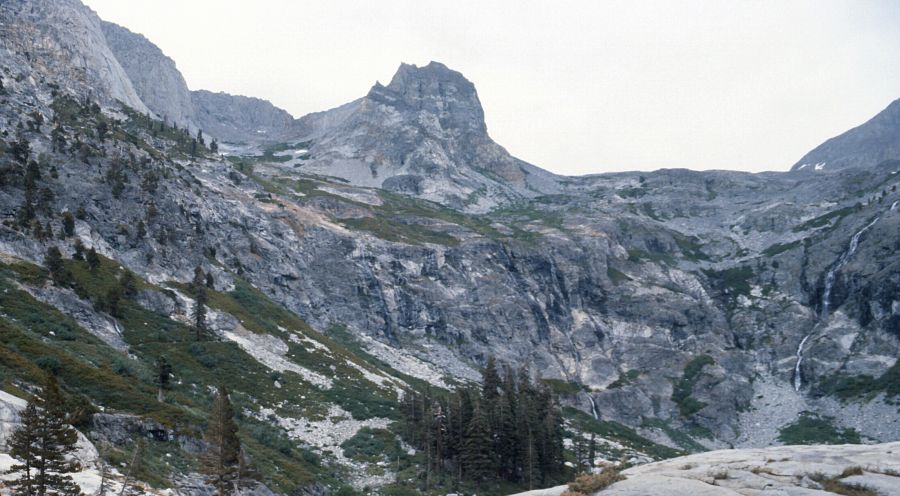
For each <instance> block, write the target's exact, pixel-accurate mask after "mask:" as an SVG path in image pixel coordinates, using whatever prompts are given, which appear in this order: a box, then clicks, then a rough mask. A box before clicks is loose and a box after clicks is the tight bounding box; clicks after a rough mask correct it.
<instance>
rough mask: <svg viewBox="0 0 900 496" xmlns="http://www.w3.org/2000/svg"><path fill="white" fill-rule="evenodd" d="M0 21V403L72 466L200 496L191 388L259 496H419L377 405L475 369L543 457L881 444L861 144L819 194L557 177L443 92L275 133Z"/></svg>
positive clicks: (892, 293)
mask: <svg viewBox="0 0 900 496" xmlns="http://www.w3.org/2000/svg"><path fill="white" fill-rule="evenodd" d="M0 15H2V22H3V29H4V31H3V36H2V38H0V42H2V46H3V50H2V52H0V57H2V64H0V81H2V90H0V185H2V187H0V286H2V292H0V343H2V346H0V378H2V382H0V389H2V390H3V391H6V393H4V394H9V395H12V396H14V397H15V398H19V400H16V399H15V398H13V399H9V401H8V403H10V404H16V403H17V402H19V403H20V402H21V401H20V399H21V398H25V397H27V396H28V394H29V393H30V392H32V391H34V389H33V386H34V384H35V383H36V381H37V378H38V377H39V374H40V371H41V370H42V369H44V370H56V371H57V373H58V375H59V377H60V382H61V384H62V386H63V388H64V390H65V391H66V393H67V394H68V395H69V396H70V397H71V398H72V401H77V402H78V406H79V408H78V411H83V412H86V413H85V414H84V415H83V416H82V417H81V418H79V419H78V426H77V427H79V429H81V430H82V431H83V433H84V434H85V438H86V439H89V440H90V441H91V442H92V443H93V444H94V446H95V447H96V448H98V450H99V451H98V453H100V454H101V455H102V456H103V457H106V459H110V460H125V459H126V457H127V456H128V453H130V452H131V447H132V446H133V444H132V443H133V442H134V440H136V439H138V438H144V439H147V440H148V442H149V443H150V444H149V448H148V453H149V454H148V461H147V464H146V467H147V468H146V469H145V470H143V471H142V472H141V473H140V474H139V475H140V477H141V478H143V479H142V480H144V481H145V482H147V487H148V489H147V490H148V491H151V489H150V488H151V487H156V488H167V487H168V488H171V487H178V488H180V489H181V490H185V489H184V488H186V487H190V488H193V489H191V490H190V491H188V492H192V493H197V494H199V493H202V492H203V487H204V483H203V481H202V479H201V478H199V476H198V475H197V467H195V466H193V465H192V462H191V460H192V459H193V457H195V456H196V454H197V453H198V451H199V450H200V449H201V448H202V447H199V445H198V443H199V439H200V432H201V430H202V427H201V426H202V425H203V424H204V422H205V420H204V418H203V417H202V412H204V411H206V409H208V406H209V403H210V396H209V388H210V387H212V386H215V385H216V384H217V383H219V382H222V381H227V382H228V384H229V386H230V388H231V390H232V396H233V398H234V402H235V404H236V405H237V409H238V411H239V415H238V420H239V425H240V429H241V432H242V433H244V438H243V439H242V442H244V444H245V446H246V447H247V450H248V452H249V453H250V455H251V456H252V458H253V460H254V464H255V465H256V466H257V467H258V469H259V472H260V474H259V476H258V479H259V482H260V483H261V484H262V485H263V486H264V487H265V488H267V489H265V490H264V489H262V488H259V490H260V491H273V492H276V493H279V494H288V493H290V494H324V493H326V492H328V491H337V490H339V489H344V490H350V489H349V488H346V487H343V483H342V481H345V482H346V481H349V483H350V485H351V486H352V487H355V488H356V489H359V490H361V489H363V488H364V487H366V486H371V487H374V486H385V487H391V488H392V490H400V489H401V488H402V489H409V488H410V487H416V488H417V489H418V490H421V487H420V486H415V484H416V481H421V480H422V479H421V478H420V475H421V474H419V473H418V472H417V468H416V467H421V465H422V463H423V460H424V457H425V456H426V454H423V453H410V452H409V450H407V449H406V448H405V447H404V444H403V443H405V441H404V440H403V439H404V438H403V435H404V433H403V432H402V429H400V428H399V427H397V426H398V425H401V424H402V422H401V421H402V418H403V417H402V414H401V412H400V411H399V406H398V405H399V396H400V395H399V394H398V393H399V391H400V390H406V391H415V392H417V393H423V394H424V392H426V391H429V390H431V391H443V390H447V389H450V388H452V387H454V385H456V384H466V383H469V382H470V381H473V380H476V379H477V378H478V377H479V370H480V369H481V367H483V366H484V364H485V363H486V361H487V358H488V357H489V356H495V357H497V358H498V359H499V360H500V361H501V362H503V363H508V364H513V365H514V366H515V367H518V366H519V365H521V364H526V363H527V364H530V366H531V370H534V371H538V372H539V374H540V376H541V377H542V378H543V379H544V381H545V384H547V385H548V386H550V387H552V388H553V389H554V390H555V391H556V392H557V393H558V394H559V395H560V397H561V401H562V403H563V406H564V411H565V413H566V417H567V424H566V439H568V443H569V445H570V446H574V445H577V444H578V443H580V442H582V441H583V442H586V439H587V438H588V437H589V436H590V434H594V436H595V437H596V438H597V439H595V440H596V441H597V442H598V443H599V447H598V451H599V453H600V454H599V455H598V456H600V457H605V458H606V459H609V460H614V459H615V460H618V459H619V458H622V457H624V458H626V459H627V460H629V461H630V463H641V462H645V461H649V460H653V459H658V458H663V457H670V456H672V455H674V454H678V452H679V451H676V450H680V451H703V450H707V449H712V448H718V447H726V446H738V447H753V448H755V447H762V446H769V445H773V444H782V443H789V444H794V443H821V442H856V443H860V442H863V443H869V442H876V441H882V442H886V441H896V440H897V436H898V432H900V414H898V411H897V407H896V402H897V401H898V399H900V398H898V395H900V390H898V388H897V384H898V374H900V366H898V364H897V356H898V355H900V299H898V295H900V259H898V257H897V253H898V248H900V234H898V233H900V207H898V205H900V193H898V192H897V186H898V184H900V161H898V160H897V158H898V157H896V156H895V155H893V154H892V152H891V151H890V150H891V148H890V143H888V144H887V145H885V146H884V147H882V148H881V149H878V150H875V149H874V148H876V145H875V144H873V145H871V147H872V148H873V150H870V151H868V152H867V153H870V155H871V156H872V157H875V156H878V157H883V158H886V160H882V161H879V162H877V163H863V162H860V163H858V164H856V165H857V166H853V167H833V168H832V167H828V166H826V169H825V170H826V171H829V173H828V174H808V173H806V172H800V173H798V172H796V171H794V172H784V173H762V174H749V173H741V172H726V171H708V172H694V171H687V170H660V171H656V172H648V173H631V172H625V173H616V174H601V175H592V176H584V177H568V178H564V177H559V176H556V175H553V174H551V173H549V172H546V171H543V170H541V169H538V168H537V167H534V166H531V165H529V164H526V163H524V162H521V161H519V160H517V159H515V158H514V157H512V156H510V155H509V154H508V153H507V152H506V151H505V150H504V149H503V148H502V147H500V146H499V145H498V144H496V143H494V142H493V141H492V140H491V139H490V136H489V135H488V133H487V129H486V126H485V124H484V119H483V118H484V116H483V110H482V108H481V105H480V102H479V100H478V96H477V92H476V91H475V88H474V85H473V84H472V83H471V82H469V81H468V80H466V79H465V78H464V77H463V76H462V75H461V74H459V73H458V72H455V71H452V70H450V69H448V68H447V67H445V66H443V65H441V64H438V63H431V64H429V65H427V66H425V67H415V66H411V65H402V66H401V67H400V69H399V70H398V72H397V74H396V75H395V77H394V78H393V79H392V81H391V82H390V83H389V84H388V85H386V86H383V85H380V84H376V85H375V86H374V87H373V88H372V89H371V91H370V92H369V93H368V94H367V95H366V96H365V97H363V98H361V99H359V100H356V101H353V102H351V103H348V104H346V105H344V106H341V107H338V108H337V109H333V110H329V111H325V112H320V113H316V114H311V115H309V116H305V117H302V118H300V119H297V120H294V119H293V118H291V117H290V116H289V115H287V114H286V113H283V112H281V111H279V110H278V109H275V108H274V107H272V106H271V105H270V104H268V103H267V102H264V101H261V100H255V99H245V98H243V97H231V96H228V95H217V94H213V93H206V92H189V93H185V91H187V90H186V88H184V86H183V85H182V84H181V83H178V81H182V82H183V79H182V78H181V77H180V75H179V74H178V73H177V70H175V69H174V64H170V63H171V61H170V60H169V59H167V58H165V56H164V55H162V54H161V52H158V50H157V51H154V48H155V47H152V46H151V45H150V44H149V42H147V41H146V40H144V41H141V40H142V38H141V39H138V35H134V34H133V33H129V32H126V31H120V30H118V29H116V28H115V27H113V26H106V28H105V34H104V29H103V25H102V24H101V23H100V21H99V20H97V19H96V16H95V15H94V14H93V13H92V12H90V10H88V9H87V8H85V7H83V6H81V5H80V4H78V3H77V2H74V1H72V2H70V1H68V0H66V1H61V2H48V1H39V0H35V1H30V2H13V1H10V2H5V3H3V4H0ZM76 20H77V21H78V22H79V23H80V24H77V26H79V28H78V29H75V30H73V29H69V28H70V27H71V26H73V25H75V24H73V23H74V22H75V21H76ZM34 33H40V36H35V34H34ZM79 33H80V34H79ZM110 33H113V34H110ZM116 37H121V38H122V39H120V40H119V41H110V39H115V38H116ZM129 53H141V54H145V53H147V54H150V53H154V54H155V55H154V56H152V57H151V56H150V55H146V56H145V55H142V56H145V58H146V59H147V60H153V61H155V62H154V64H153V66H159V67H168V68H169V69H168V70H166V71H160V72H158V74H159V75H160V77H163V78H165V79H166V80H167V81H169V82H173V83H172V85H171V86H167V85H168V84H169V83H163V82H162V81H156V82H155V83H154V82H153V80H152V79H141V77H142V75H146V73H145V72H144V71H143V69H141V67H139V66H137V65H134V64H130V63H127V62H123V63H121V64H120V63H119V62H118V61H117V58H119V59H125V58H128V57H130V56H131V55H128V54H129ZM113 54H114V56H113ZM73 61H77V63H75V62H73ZM95 64H96V65H95ZM148 66H149V65H148ZM135 71H137V74H134V72H135ZM148 84H149V85H150V86H153V85H158V86H159V87H171V88H173V90H172V91H173V92H174V93H173V99H172V100H171V102H170V101H167V100H166V99H165V98H164V95H159V96H160V97H161V98H153V97H150V96H146V100H143V98H144V97H145V93H144V92H145V91H147V85H148ZM176 94H177V95H180V96H178V97H177V98H176ZM185 94H187V95H189V97H190V101H191V105H192V106H193V110H192V111H190V112H189V111H188V110H185V109H183V108H182V111H184V112H187V113H185V114H183V115H193V119H194V121H193V122H194V124H197V123H200V124H201V125H202V128H203V129H204V130H205V134H209V135H212V136H217V133H219V134H221V135H222V136H225V134H226V133H229V132H231V133H234V134H233V135H232V137H233V138H235V139H234V140H233V141H238V140H239V139H240V140H243V141H245V142H244V143H243V144H239V143H230V144H227V145H226V144H223V150H224V151H226V152H227V155H219V154H215V153H212V152H211V151H210V150H209V149H207V148H206V147H204V146H202V145H199V144H196V145H195V144H194V143H193V139H192V135H193V133H187V132H186V131H185V130H184V124H182V123H179V128H178V129H174V128H172V127H171V119H170V120H169V122H168V123H164V122H162V120H161V116H160V113H163V115H168V114H165V113H164V112H165V111H164V110H163V106H165V105H169V104H170V103H172V102H174V101H176V100H177V99H179V98H180V99H181V100H182V101H183V99H184V95H185ZM135 99H137V100H135ZM198 102H199V103H198ZM203 109H205V110H203ZM148 110H149V111H151V113H150V115H149V116H148V115H147V113H148ZM191 112H193V113H191ZM217 125H218V126H221V130H216V128H215V126H217ZM258 130H262V131H263V132H262V133H257V131H258ZM248 133H255V134H256V135H257V137H258V135H265V139H258V140H257V139H250V138H247V136H250V134H248ZM223 141H230V140H229V139H225V138H223ZM873 143H875V142H873ZM879 146H880V145H879ZM891 157H893V158H891ZM805 170H806V169H804V171H805ZM76 241H77V242H79V243H80V244H81V245H82V246H84V247H86V248H93V249H94V250H95V251H96V252H98V253H99V255H100V262H98V263H97V265H96V266H94V267H93V268H92V267H90V266H89V265H88V264H87V262H86V261H85V260H79V259H76V258H74V257H75V253H76V246H77V244H76ZM54 247H56V248H59V249H60V250H61V252H62V254H63V260H62V261H61V262H59V264H62V266H63V267H64V268H65V271H62V272H60V269H59V264H57V263H56V262H53V261H52V259H51V260H50V261H48V258H47V256H48V253H49V250H51V249H52V248H54ZM82 258H83V254H82ZM51 266H52V268H53V270H52V271H51V270H49V269H50V268H51ZM196 267H200V269H201V270H202V271H203V272H204V274H209V275H210V284H209V285H210V287H209V288H208V290H209V333H210V335H209V336H208V339H204V340H197V339H195V338H194V332H193V329H192V327H191V319H192V315H191V313H192V309H193V308H194V307H195V304H196V302H195V301H194V299H193V297H192V294H193V293H192V291H193V290H192V286H191V285H190V282H191V281H192V279H193V277H194V270H195V268H196ZM61 273H62V276H60V274H61ZM66 274H68V275H66ZM126 274H128V278H126ZM60 277H62V279H60ZM128 279H130V280H131V281H132V283H130V285H133V287H129V288H127V289H128V291H127V296H126V297H124V298H116V297H115V296H111V295H115V294H117V293H116V288H121V286H122V284H123V283H122V281H123V280H128ZM160 355H165V356H168V357H169V360H170V361H172V362H173V365H174V371H173V374H174V381H173V384H174V385H173V388H172V390H171V391H170V392H169V394H168V397H167V398H164V401H162V402H160V401H158V400H157V391H156V389H157V388H156V385H155V383H154V379H153V371H154V370H155V367H156V365H155V364H156V362H157V360H158V359H159V356H160ZM0 399H3V398H0ZM0 407H2V405H0ZM10 408H12V407H10ZM0 414H2V408H0ZM579 440H581V441H579ZM395 442H396V443H397V445H399V446H401V448H402V449H401V448H397V450H396V453H394V452H393V451H390V450H389V449H388V448H383V449H381V448H370V449H369V451H365V450H363V451H364V452H360V451H359V450H361V449H362V448H360V446H378V443H382V445H384V446H390V445H392V444H393V443H395ZM385 443H386V444H385ZM386 453H392V454H386ZM394 454H396V455H397V458H393V456H394ZM88 475H90V476H91V477H93V475H91V474H87V475H85V477H88ZM120 475H123V474H120ZM91 480H93V479H91ZM410 481H412V482H410ZM440 490H444V492H447V491H449V490H450V488H449V487H443V488H441V489H435V491H440ZM267 494H268V493H267Z"/></svg>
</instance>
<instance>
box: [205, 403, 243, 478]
mask: <svg viewBox="0 0 900 496" xmlns="http://www.w3.org/2000/svg"><path fill="white" fill-rule="evenodd" d="M237 431H238V429H237V425H236V424H235V423H234V408H233V407H232V406H231V400H229V399H228V390H227V389H225V387H224V386H219V390H218V393H217V394H216V399H215V401H214V403H213V409H212V413H211V414H210V417H209V424H208V425H207V428H206V433H205V435H204V440H205V441H206V443H207V445H208V446H209V448H208V449H207V451H206V453H205V454H204V455H203V458H202V460H201V461H202V464H203V471H204V473H205V474H206V475H207V481H208V482H209V483H210V484H212V485H213V486H214V487H215V488H216V493H217V494H218V496H226V495H231V494H234V492H235V488H236V487H237V486H238V485H239V481H240V476H241V474H240V470H239V469H240V467H241V466H242V464H243V463H242V461H241V442H240V440H239V439H238V436H237Z"/></svg>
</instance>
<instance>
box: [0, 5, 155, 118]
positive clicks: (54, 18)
mask: <svg viewBox="0 0 900 496" xmlns="http://www.w3.org/2000/svg"><path fill="white" fill-rule="evenodd" d="M0 23H2V25H3V36H2V37H0V46H2V47H3V50H2V51H0V61H2V62H3V63H4V64H7V65H9V66H18V65H21V64H20V63H19V62H17V61H14V60H13V57H15V54H19V55H20V56H24V57H26V58H27V59H28V60H29V63H30V64H33V65H34V67H35V69H36V70H35V74H34V75H38V74H43V75H49V76H51V77H52V78H53V79H54V82H55V84H57V85H59V86H62V87H63V88H68V89H71V90H72V91H73V92H74V93H76V94H78V95H83V96H90V97H91V98H93V99H98V100H100V101H102V102H106V103H113V102H115V101H116V100H118V101H121V102H122V103H124V104H126V105H128V106H130V107H132V108H134V109H136V110H138V111H140V112H146V111H148V109H147V107H146V106H145V105H144V103H143V102H142V101H141V99H140V97H139V96H138V94H137V92H136V91H135V89H134V86H133V85H132V83H131V80H130V79H129V77H128V75H127V73H126V72H125V70H124V69H123V68H122V66H121V65H120V64H119V62H118V60H117V59H116V57H115V56H114V55H113V53H112V52H111V51H110V50H109V47H108V46H107V44H106V38H105V37H104V35H103V30H102V25H101V21H100V18H98V17H97V15H96V14H95V13H94V12H93V11H92V10H90V9H89V8H87V7H85V6H84V5H83V4H82V3H81V2H79V1H78V0H52V1H49V0H10V1H7V2H3V3H2V4H0Z"/></svg>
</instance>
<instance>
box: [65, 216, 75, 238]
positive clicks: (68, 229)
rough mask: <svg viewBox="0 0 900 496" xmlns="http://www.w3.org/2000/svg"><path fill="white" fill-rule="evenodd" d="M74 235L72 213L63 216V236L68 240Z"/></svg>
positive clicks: (73, 217)
mask: <svg viewBox="0 0 900 496" xmlns="http://www.w3.org/2000/svg"><path fill="white" fill-rule="evenodd" d="M74 234H75V216H74V215H72V212H66V213H64V214H63V235H65V237H67V238H69V237H71V236H73V235H74Z"/></svg>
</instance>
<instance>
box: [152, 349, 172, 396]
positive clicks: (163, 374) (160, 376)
mask: <svg viewBox="0 0 900 496" xmlns="http://www.w3.org/2000/svg"><path fill="white" fill-rule="evenodd" d="M171 376H172V365H171V364H170V363H169V361H168V360H166V357H164V356H160V357H159V358H157V359H156V387H157V393H156V399H157V400H159V402H160V403H163V402H165V401H166V390H168V389H169V384H170V382H171Z"/></svg>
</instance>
